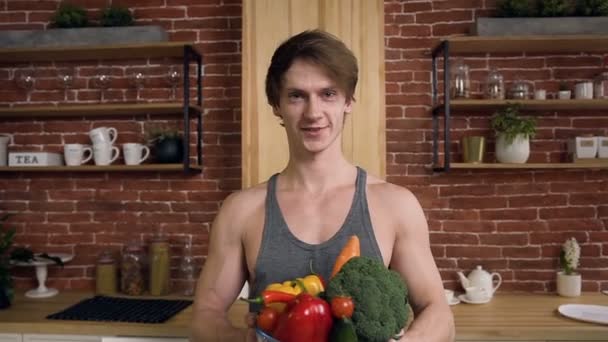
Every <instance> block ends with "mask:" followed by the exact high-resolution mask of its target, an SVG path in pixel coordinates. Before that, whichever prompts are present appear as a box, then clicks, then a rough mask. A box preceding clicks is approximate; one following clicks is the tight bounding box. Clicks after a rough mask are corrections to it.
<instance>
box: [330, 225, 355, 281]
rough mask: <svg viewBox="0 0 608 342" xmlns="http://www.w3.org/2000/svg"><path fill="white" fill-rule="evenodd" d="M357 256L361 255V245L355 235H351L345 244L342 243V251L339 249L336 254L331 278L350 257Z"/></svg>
mask: <svg viewBox="0 0 608 342" xmlns="http://www.w3.org/2000/svg"><path fill="white" fill-rule="evenodd" d="M358 256H361V246H360V243H359V238H358V237H357V235H353V236H351V237H350V239H348V241H347V242H346V245H344V247H343V248H342V251H340V254H338V257H337V258H336V262H335V263H334V269H333V270H332V271H331V278H333V277H334V276H335V275H336V273H338V272H340V269H341V268H342V266H344V264H346V262H347V261H348V260H350V258H352V257H358Z"/></svg>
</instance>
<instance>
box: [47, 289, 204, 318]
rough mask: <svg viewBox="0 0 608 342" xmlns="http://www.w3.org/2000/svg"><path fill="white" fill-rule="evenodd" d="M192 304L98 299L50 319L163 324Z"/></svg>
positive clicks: (149, 300) (84, 301)
mask: <svg viewBox="0 0 608 342" xmlns="http://www.w3.org/2000/svg"><path fill="white" fill-rule="evenodd" d="M190 304H192V301H191V300H170V299H134V298H118V297H106V296H95V297H93V298H88V299H85V300H83V301H81V302H79V303H77V304H74V305H72V306H70V307H69V308H67V309H65V310H63V311H60V312H57V313H54V314H51V315H48V316H47V317H46V318H48V319H61V320H72V321H106V322H128V323H163V322H165V321H167V320H168V319H169V318H171V317H173V315H175V314H177V313H178V312H180V311H181V310H183V309H185V308H187V307H188V306H189V305H190Z"/></svg>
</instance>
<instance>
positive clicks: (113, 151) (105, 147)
mask: <svg viewBox="0 0 608 342" xmlns="http://www.w3.org/2000/svg"><path fill="white" fill-rule="evenodd" d="M119 154H120V150H119V149H118V147H116V146H112V144H95V145H93V159H94V160H95V165H110V164H112V163H113V162H114V161H115V160H116V159H117V158H118V155H119Z"/></svg>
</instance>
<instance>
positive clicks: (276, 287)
mask: <svg viewBox="0 0 608 342" xmlns="http://www.w3.org/2000/svg"><path fill="white" fill-rule="evenodd" d="M266 290H272V291H279V292H285V293H290V294H292V295H294V296H297V295H299V294H300V293H302V287H301V286H299V285H298V284H297V283H296V282H295V281H293V280H287V281H284V282H283V283H272V284H270V285H268V286H266Z"/></svg>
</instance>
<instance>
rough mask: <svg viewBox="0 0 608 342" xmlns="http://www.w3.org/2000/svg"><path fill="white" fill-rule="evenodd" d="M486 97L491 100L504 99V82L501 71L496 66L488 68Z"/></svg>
mask: <svg viewBox="0 0 608 342" xmlns="http://www.w3.org/2000/svg"><path fill="white" fill-rule="evenodd" d="M486 98H487V99H493V100H504V99H505V83H504V78H503V76H502V74H501V73H499V72H498V70H497V69H496V68H492V69H490V72H489V73H488V79H487V81H486Z"/></svg>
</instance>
